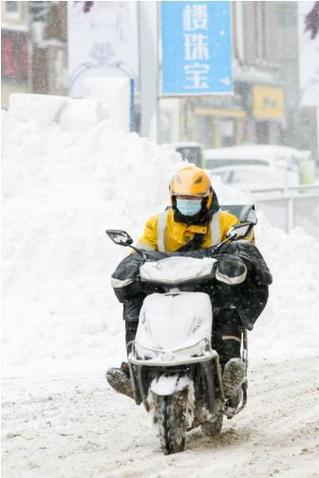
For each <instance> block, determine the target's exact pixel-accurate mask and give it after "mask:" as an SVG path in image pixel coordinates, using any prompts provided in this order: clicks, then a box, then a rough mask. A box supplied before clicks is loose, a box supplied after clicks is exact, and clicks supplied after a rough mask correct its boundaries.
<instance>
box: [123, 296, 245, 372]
mask: <svg viewBox="0 0 319 478" xmlns="http://www.w3.org/2000/svg"><path fill="white" fill-rule="evenodd" d="M142 303H143V299H140V298H137V299H130V300H126V301H125V302H124V309H123V318H124V320H125V340H126V346H128V344H129V342H131V341H132V340H134V339H135V335H136V330H137V325H138V317H139V312H140V309H141V307H142ZM241 333H242V324H241V320H240V317H239V315H238V312H237V310H236V309H230V308H229V309H213V332H212V345H213V348H214V349H215V350H216V351H217V353H218V355H219V358H220V362H221V365H222V366H223V365H224V364H225V363H226V362H227V361H228V360H229V359H231V358H233V357H240V346H241Z"/></svg>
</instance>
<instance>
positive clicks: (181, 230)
mask: <svg viewBox="0 0 319 478" xmlns="http://www.w3.org/2000/svg"><path fill="white" fill-rule="evenodd" d="M159 216H160V215H159V214H157V215H156V216H153V217H151V218H149V219H148V220H147V221H146V224H145V228H144V233H143V236H142V237H141V238H140V239H139V242H138V244H137V247H140V248H141V249H146V250H154V251H158V250H160V248H159V244H158V237H159V234H158V224H159ZM239 222H240V221H239V219H238V218H237V217H236V216H234V215H233V214H230V213H229V212H226V211H219V231H220V241H223V240H224V239H225V238H226V234H227V231H228V230H229V229H230V228H231V227H232V226H233V225H234V224H238V223H239ZM210 224H211V221H210V222H209V223H208V226H206V225H204V226H199V225H188V224H184V223H181V222H176V221H174V211H173V209H170V210H169V211H167V219H166V229H165V239H164V241H165V251H166V252H174V251H177V250H178V249H179V248H180V247H182V246H184V245H185V244H186V243H187V242H189V241H191V240H192V239H193V238H194V235H195V234H196V233H197V234H203V236H204V238H203V241H202V246H201V247H202V248H204V249H206V248H208V247H211V246H212V245H213V238H212V232H211V227H210Z"/></svg>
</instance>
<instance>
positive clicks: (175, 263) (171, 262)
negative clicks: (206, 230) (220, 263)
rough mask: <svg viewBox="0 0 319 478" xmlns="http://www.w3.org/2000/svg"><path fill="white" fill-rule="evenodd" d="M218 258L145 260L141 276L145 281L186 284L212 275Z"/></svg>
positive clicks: (141, 268) (176, 257)
mask: <svg viewBox="0 0 319 478" xmlns="http://www.w3.org/2000/svg"><path fill="white" fill-rule="evenodd" d="M215 262H216V259H213V258H210V257H205V258H203V259H197V258H195V257H178V256H173V257H167V258H165V259H161V260H160V261H157V262H145V264H143V265H142V266H141V267H140V277H141V280H142V281H144V282H152V283H154V282H155V283H157V284H165V285H177V284H184V283H186V282H190V281H193V280H196V279H205V278H209V277H211V275H212V271H213V266H214V263H215Z"/></svg>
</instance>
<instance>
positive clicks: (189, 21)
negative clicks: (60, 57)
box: [183, 5, 208, 31]
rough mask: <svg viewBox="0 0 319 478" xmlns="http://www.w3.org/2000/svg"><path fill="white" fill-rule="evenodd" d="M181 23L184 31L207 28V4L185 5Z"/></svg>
mask: <svg viewBox="0 0 319 478" xmlns="http://www.w3.org/2000/svg"><path fill="white" fill-rule="evenodd" d="M183 25H184V30H185V31H194V30H208V12H207V5H186V7H185V8H184V12H183Z"/></svg>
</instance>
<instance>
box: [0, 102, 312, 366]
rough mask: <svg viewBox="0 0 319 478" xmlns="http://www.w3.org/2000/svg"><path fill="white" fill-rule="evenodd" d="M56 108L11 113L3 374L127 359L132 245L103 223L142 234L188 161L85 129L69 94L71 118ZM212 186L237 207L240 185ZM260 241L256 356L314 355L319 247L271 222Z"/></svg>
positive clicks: (96, 125) (95, 123) (108, 130)
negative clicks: (115, 281)
mask: <svg viewBox="0 0 319 478" xmlns="http://www.w3.org/2000/svg"><path fill="white" fill-rule="evenodd" d="M49 101H51V100H49ZM51 103H52V104H51V106H52V108H51V109H47V106H46V100H45V97H44V98H43V104H42V107H41V105H40V106H39V103H37V105H36V107H35V106H34V105H32V104H30V105H29V107H30V108H31V109H32V108H35V110H36V111H37V114H36V115H31V114H29V115H27V114H26V113H25V114H24V115H23V114H22V113H21V108H20V109H19V108H18V106H17V107H16V108H15V109H14V108H13V110H12V111H11V110H10V111H9V112H8V113H4V114H3V139H4V143H5V144H4V154H3V312H4V314H3V317H4V320H3V328H2V330H3V351H4V352H3V362H4V369H5V372H6V373H7V374H19V373H23V374H37V373H48V372H52V373H53V372H70V371H72V372H75V371H81V372H84V371H85V372H86V371H90V370H97V369H98V370H102V369H103V368H104V367H105V366H106V365H108V364H110V363H117V361H118V360H120V358H121V357H123V355H124V343H123V323H122V319H121V306H120V304H118V303H117V301H116V299H115V296H114V294H113V291H112V289H111V286H110V281H109V277H110V274H111V272H112V271H113V270H114V268H115V266H116V264H117V263H118V261H119V260H120V258H121V257H123V256H124V255H125V254H126V252H127V251H126V250H124V249H121V248H120V247H117V246H115V245H114V244H113V243H112V242H111V241H110V240H109V239H107V237H106V236H105V234H104V230H105V229H106V228H122V229H123V228H125V229H126V230H127V231H129V232H130V234H131V235H132V236H133V237H135V238H137V237H138V235H139V234H140V233H141V231H142V229H143V225H144V221H145V218H147V217H148V216H149V215H151V214H153V213H154V212H156V211H159V210H161V208H162V207H163V206H164V205H165V204H166V201H167V192H168V191H167V184H168V181H169V178H170V176H171V174H172V172H173V171H174V170H175V169H176V167H177V166H179V165H180V164H179V156H178V155H177V154H176V153H175V151H174V150H173V149H172V148H171V147H169V146H167V145H163V146H158V145H156V144H154V143H152V142H150V141H149V140H147V139H145V138H140V137H139V136H138V135H137V134H128V135H124V134H122V133H120V132H118V131H116V130H114V129H112V127H111V125H110V124H109V123H107V122H105V121H99V120H98V118H97V119H96V120H95V119H94V120H92V121H91V122H90V121H87V119H85V118H83V121H84V120H85V121H86V126H85V127H84V126H83V125H84V123H81V121H80V119H81V113H80V110H81V108H82V105H83V103H81V104H79V105H76V104H75V103H74V101H73V103H72V105H71V106H70V108H69V110H68V114H67V116H63V115H57V114H56V112H57V104H58V103H59V102H58V101H57V102H54V101H52V102H51ZM59 104H60V103H59ZM41 108H43V109H44V110H45V111H43V112H42V111H41ZM93 110H94V108H93V106H92V108H91V109H90V110H89V111H90V112H91V113H92V111H93ZM18 111H20V113H18ZM48 111H50V115H49V116H48V114H49V113H48ZM91 113H90V114H89V117H91V118H92V117H93V114H91ZM82 114H83V113H82ZM35 116H36V117H37V118H45V120H43V121H40V120H37V121H35ZM79 123H80V127H79ZM73 124H74V128H73V127H72V125H73ZM81 124H82V126H81ZM216 188H217V191H218V193H219V196H220V199H221V201H220V202H222V203H235V202H237V201H236V199H238V193H237V192H233V191H232V192H230V190H229V189H226V188H224V187H223V186H222V185H221V184H220V183H219V184H218V183H216ZM240 202H245V198H244V197H243V196H242V197H241V201H240ZM257 238H258V244H259V246H260V248H261V250H262V253H263V254H264V256H265V258H266V260H267V261H268V263H269V265H270V268H271V270H272V272H273V274H274V285H273V286H272V287H271V298H270V301H269V306H268V307H267V310H266V311H265V312H264V314H263V317H262V318H260V320H259V321H258V323H257V326H256V331H255V332H254V333H253V335H254V338H253V339H252V341H251V342H252V344H251V355H253V356H256V357H257V356H258V357H263V356H267V355H269V354H270V353H271V354H276V356H278V357H280V356H282V355H289V354H293V355H296V354H299V353H301V354H309V353H314V352H316V344H317V343H318V338H319V333H318V320H317V318H318V315H319V304H318V298H317V297H316V291H315V287H316V284H318V278H319V277H318V274H319V245H318V243H317V242H316V241H315V240H314V239H312V238H311V237H309V236H306V235H305V234H304V233H303V231H297V230H296V231H294V233H292V234H291V235H289V236H287V235H286V234H285V233H283V232H281V231H279V230H275V229H273V228H271V227H270V226H269V225H268V224H266V222H265V221H264V220H261V221H260V225H259V226H258V228H257Z"/></svg>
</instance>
